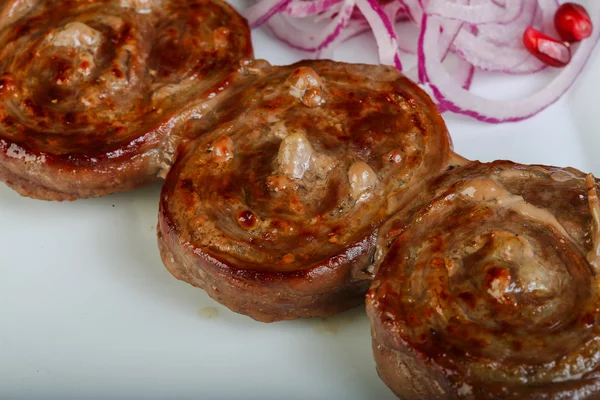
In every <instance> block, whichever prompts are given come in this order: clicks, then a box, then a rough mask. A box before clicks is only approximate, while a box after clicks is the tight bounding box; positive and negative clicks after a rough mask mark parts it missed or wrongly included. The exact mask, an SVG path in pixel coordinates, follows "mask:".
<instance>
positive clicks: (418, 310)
mask: <svg viewBox="0 0 600 400" xmlns="http://www.w3.org/2000/svg"><path fill="white" fill-rule="evenodd" d="M597 192H598V184H597V182H596V181H595V180H594V179H593V177H592V176H591V175H589V176H586V175H584V174H583V173H581V172H579V171H577V170H574V169H570V168H568V169H561V168H555V167H546V166H524V165H518V164H514V163H511V162H506V161H499V162H494V163H492V164H480V163H478V162H473V163H470V164H467V165H465V166H464V167H461V168H458V169H457V170H454V171H450V172H448V173H446V174H445V175H443V176H441V177H440V178H439V179H437V180H436V181H435V183H434V184H432V185H431V187H430V190H429V192H428V195H429V200H428V201H424V202H423V204H424V206H423V207H422V208H421V210H420V211H419V212H417V213H414V214H412V215H411V213H400V214H398V215H397V216H394V217H393V218H392V219H390V221H389V222H388V224H387V225H386V229H388V231H389V233H388V234H387V238H388V239H389V248H388V249H387V250H386V253H385V256H384V258H383V261H382V263H381V265H380V267H379V269H378V271H377V274H376V277H375V280H374V281H373V284H372V287H371V289H370V291H369V293H368V295H367V312H368V314H369V317H370V319H371V322H372V334H373V349H374V353H375V359H376V361H377V367H378V371H379V374H380V376H381V377H382V379H383V380H384V381H385V382H386V383H387V384H388V386H390V388H392V390H393V391H394V392H395V393H396V394H397V395H398V396H399V397H400V398H403V399H457V398H473V399H474V398H477V399H498V398H510V399H525V398H539V399H567V398H579V399H583V398H598V396H599V395H600V380H599V377H600V375H599V373H600V325H599V324H598V315H599V312H600V308H599V306H600V303H599V296H598V290H599V287H600V286H599V283H600V281H599V277H598V273H599V272H600V269H599V268H600V263H599V261H600V259H599V257H600V231H599V222H600V205H599V202H598V195H597ZM424 197H426V196H424Z"/></svg>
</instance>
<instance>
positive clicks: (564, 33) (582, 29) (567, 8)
mask: <svg viewBox="0 0 600 400" xmlns="http://www.w3.org/2000/svg"><path fill="white" fill-rule="evenodd" d="M554 26H556V30H557V31H558V34H559V35H560V37H561V38H562V39H563V40H565V41H567V42H578V41H580V40H583V39H585V38H588V37H590V35H591V34H592V29H593V26H592V20H591V19H590V15H589V14H588V13H587V11H586V10H585V8H583V7H582V6H580V5H579V4H574V3H565V4H563V5H561V6H560V7H558V10H556V14H554Z"/></svg>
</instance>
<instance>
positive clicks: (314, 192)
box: [159, 60, 450, 321]
mask: <svg viewBox="0 0 600 400" xmlns="http://www.w3.org/2000/svg"><path fill="white" fill-rule="evenodd" d="M236 74H237V76H234V77H232V78H231V82H235V84H233V83H232V84H231V85H230V88H235V89H234V90H232V91H231V92H230V93H229V94H228V96H227V98H225V99H221V103H220V106H219V108H218V109H215V110H213V112H212V113H210V114H208V115H206V116H205V118H203V119H201V120H199V121H191V122H190V123H189V125H188V127H187V132H186V136H189V137H194V139H191V141H190V142H189V143H187V144H186V145H185V146H183V147H182V150H181V153H180V156H179V157H178V159H177V161H176V163H175V165H174V167H173V168H172V170H171V171H170V173H169V174H168V176H167V180H166V182H165V186H164V188H163V192H162V197H161V202H160V212H159V218H160V221H159V243H160V247H161V250H162V257H163V261H164V262H165V264H166V266H167V267H168V269H169V270H170V271H171V272H172V273H173V275H175V276H176V277H177V278H179V279H182V280H185V281H187V282H189V283H191V284H193V285H196V286H199V287H201V288H203V289H205V290H206V291H207V292H208V293H209V294H210V295H211V296H212V297H213V298H215V299H216V300H218V301H219V302H221V303H223V304H225V305H226V306H228V307H229V308H231V309H232V310H234V311H236V312H240V313H243V314H246V315H249V316H251V317H252V318H255V319H257V320H261V321H275V320H280V319H294V318H302V317H312V316H325V315H330V314H334V313H336V312H339V311H343V310H345V309H348V308H350V307H353V306H356V305H358V304H360V303H362V302H363V301H364V294H365V293H366V291H367V288H368V286H369V281H370V279H371V278H372V276H371V275H370V274H369V271H366V270H367V269H368V267H369V265H370V263H371V260H372V255H373V250H374V243H375V237H376V234H377V231H378V228H379V226H380V224H381V223H382V222H383V221H385V220H386V218H387V217H388V216H389V215H390V214H391V213H393V212H395V211H396V210H398V209H401V208H403V207H404V205H405V204H406V203H407V202H409V201H410V199H411V198H412V197H413V196H414V194H415V193H416V192H417V191H418V190H419V187H420V186H421V185H422V184H423V182H424V181H425V180H427V179H429V178H430V177H431V176H434V175H438V174H440V173H441V171H443V170H444V169H445V168H446V166H447V164H448V160H449V153H450V143H449V137H448V135H447V131H446V127H445V124H444V122H443V121H442V119H441V117H440V115H439V113H438V111H437V109H436V107H435V105H434V104H433V103H432V102H431V100H430V99H429V97H428V96H427V95H426V94H425V93H424V92H422V91H421V90H420V89H419V88H418V87H417V86H416V85H415V84H414V83H412V82H411V81H409V80H408V79H407V78H405V77H404V76H402V75H401V74H400V73H398V72H397V71H395V70H394V69H393V68H389V67H384V66H368V65H350V64H344V63H335V62H332V61H303V62H300V63H297V64H294V65H291V66H285V67H272V66H270V65H269V64H268V63H266V62H265V61H261V60H257V61H254V62H251V63H248V64H246V65H245V67H244V70H243V71H240V72H237V73H236Z"/></svg>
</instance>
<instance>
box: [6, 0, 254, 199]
mask: <svg viewBox="0 0 600 400" xmlns="http://www.w3.org/2000/svg"><path fill="white" fill-rule="evenodd" d="M0 16H2V20H1V22H0V180H2V181H4V182H6V183H7V184H8V185H10V186H12V187H13V188H15V189H16V190H18V191H19V192H20V193H21V194H24V195H27V196H31V197H35V198H41V199H55V200H72V199H76V198H80V197H90V196H99V195H103V194H108V193H112V192H118V191H123V190H128V189H132V188H135V187H137V186H140V185H142V184H144V183H147V182H150V181H152V180H155V179H156V177H157V176H158V175H161V174H164V173H166V170H167V169H168V168H169V166H170V165H171V164H172V158H173V153H174V150H175V148H176V146H177V144H178V142H179V139H180V130H181V127H182V126H183V124H184V122H185V121H186V120H187V119H189V118H190V117H195V118H198V117H200V116H202V115H203V113H205V111H206V108H207V107H208V104H209V103H207V100H208V98H209V97H210V96H211V95H212V94H213V93H214V94H216V93H218V92H219V91H220V90H223V89H224V88H223V87H222V85H221V80H222V79H223V77H225V76H226V75H227V73H228V72H229V71H230V70H233V69H236V68H238V67H239V62H240V60H241V59H243V58H245V57H249V56H252V47H251V43H250V34H249V30H248V27H247V25H246V22H245V20H244V19H243V18H242V17H241V16H239V15H238V14H237V13H236V12H235V10H233V9H232V8H231V7H229V6H228V5H227V4H226V3H224V2H222V1H220V0H185V1H178V0H177V1H176V0H135V1H134V0H112V1H109V0H97V1H84V0H66V1H60V2H57V1H50V0H38V1H35V0H6V1H4V2H2V3H0Z"/></svg>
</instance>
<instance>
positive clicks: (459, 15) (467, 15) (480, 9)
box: [426, 0, 523, 24]
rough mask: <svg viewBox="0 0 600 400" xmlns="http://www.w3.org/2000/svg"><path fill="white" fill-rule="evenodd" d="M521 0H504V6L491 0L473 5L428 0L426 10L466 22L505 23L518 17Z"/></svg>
mask: <svg viewBox="0 0 600 400" xmlns="http://www.w3.org/2000/svg"><path fill="white" fill-rule="evenodd" d="M522 10H523V0H506V2H505V4H504V6H503V7H502V6H499V5H498V4H497V3H495V2H493V1H488V2H479V4H475V5H466V4H457V3H452V2H450V1H448V0H429V5H428V6H427V7H426V12H427V13H428V14H430V15H436V16H440V17H443V18H449V19H456V20H459V21H463V22H466V23H468V24H489V23H495V24H506V23H510V22H512V21H514V20H515V19H516V18H518V17H519V14H520V13H521V12H522Z"/></svg>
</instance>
